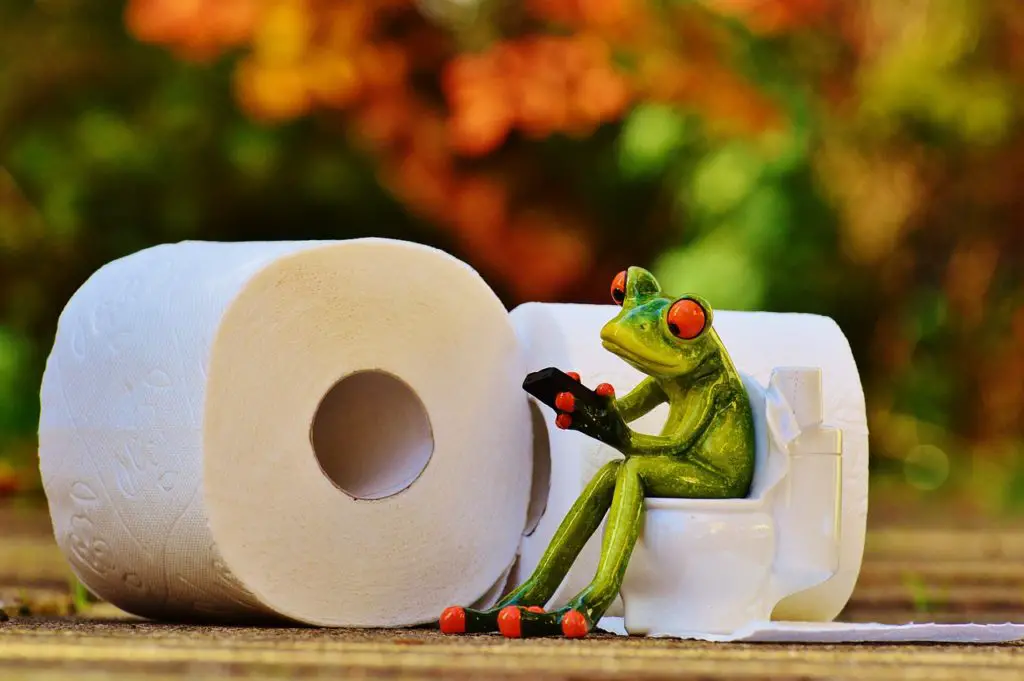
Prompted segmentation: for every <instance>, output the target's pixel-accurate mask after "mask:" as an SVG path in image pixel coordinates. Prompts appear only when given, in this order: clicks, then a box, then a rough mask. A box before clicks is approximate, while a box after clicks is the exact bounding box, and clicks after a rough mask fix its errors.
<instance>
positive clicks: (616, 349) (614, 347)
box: [601, 338, 672, 371]
mask: <svg viewBox="0 0 1024 681" xmlns="http://www.w3.org/2000/svg"><path fill="white" fill-rule="evenodd" d="M601 345H602V346H604V349H605V350H607V351H608V352H610V353H612V354H614V355H618V356H619V357H621V358H622V359H624V360H625V361H627V362H629V363H630V364H632V365H633V366H635V367H636V368H638V369H640V370H641V371H643V370H644V369H650V368H654V369H671V368H672V365H671V364H666V363H665V362H659V361H658V360H656V359H651V358H650V357H645V356H643V355H641V354H639V353H637V352H634V351H633V350H629V349H627V348H626V347H624V346H623V345H621V344H619V343H616V342H615V341H613V340H611V339H608V338H602V339H601Z"/></svg>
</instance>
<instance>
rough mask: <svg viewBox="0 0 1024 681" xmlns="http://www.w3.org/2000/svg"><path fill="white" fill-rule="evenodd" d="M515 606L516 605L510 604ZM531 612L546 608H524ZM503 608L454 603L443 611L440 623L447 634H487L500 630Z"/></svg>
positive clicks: (538, 611) (540, 611)
mask: <svg viewBox="0 0 1024 681" xmlns="http://www.w3.org/2000/svg"><path fill="white" fill-rule="evenodd" d="M508 607H510V608H515V607H516V606H511V605H510V606H508ZM523 609H524V610H527V611H529V612H531V613H542V612H544V608H541V607H540V606H537V605H532V606H530V607H528V608H523ZM502 610H503V608H492V609H490V610H473V609H472V608H463V607H461V606H458V605H453V606H452V607H450V608H445V611H444V612H442V613H441V617H440V619H439V621H438V624H440V626H441V631H442V632H443V633H445V634H485V633H488V632H494V631H499V615H500V614H501V612H502Z"/></svg>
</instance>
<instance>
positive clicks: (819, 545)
mask: <svg viewBox="0 0 1024 681" xmlns="http://www.w3.org/2000/svg"><path fill="white" fill-rule="evenodd" d="M744 384H745V385H746V387H747V392H748V394H749V395H750V402H751V406H752V407H753V411H754V423H755V431H756V436H757V450H756V464H755V471H754V480H753V484H752V486H751V492H750V495H749V496H748V497H747V498H746V499H713V500H709V499H657V498H651V499H647V500H646V502H645V511H646V512H645V519H644V525H643V528H642V529H641V533H640V538H639V541H638V542H637V545H636V548H635V549H634V551H633V556H632V558H631V560H630V563H629V567H628V569H627V571H626V575H625V579H624V581H623V584H622V589H621V592H620V595H621V597H622V600H623V604H624V615H625V621H624V624H625V628H626V630H627V631H628V632H629V633H630V634H648V635H658V634H660V635H685V634H688V633H706V634H728V633H731V632H733V631H735V630H737V629H739V628H741V627H743V626H745V625H749V624H752V623H755V622H765V621H768V620H770V619H771V617H772V612H773V611H774V610H775V609H776V606H778V605H779V604H780V603H781V602H783V601H784V600H785V599H787V598H789V597H791V596H794V595H795V594H799V593H800V592H802V591H805V590H807V589H810V588H813V587H815V586H817V585H819V584H821V583H823V582H825V581H826V580H828V579H829V578H830V577H832V576H833V575H834V574H835V573H836V571H837V570H838V568H839V556H840V544H841V541H840V538H841V537H840V532H841V511H840V509H841V504H840V502H841V490H842V433H841V432H840V431H839V430H838V429H835V428H830V427H828V426H826V425H823V424H822V392H821V371H820V370H819V369H812V368H777V369H775V371H774V372H773V373H772V376H771V379H770V380H769V384H768V387H767V389H766V388H764V387H763V386H761V385H759V384H758V383H757V382H755V381H754V380H752V379H749V378H747V377H744Z"/></svg>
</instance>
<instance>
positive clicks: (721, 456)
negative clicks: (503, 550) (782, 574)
mask: <svg viewBox="0 0 1024 681" xmlns="http://www.w3.org/2000/svg"><path fill="white" fill-rule="evenodd" d="M611 294H612V299H613V300H614V301H615V303H616V304H618V305H620V306H621V307H622V310H621V311H620V312H619V313H618V314H617V315H616V316H615V318H614V319H612V320H611V321H609V322H608V323H607V324H606V325H605V326H604V328H602V329H601V343H602V345H603V346H604V348H605V349H606V350H608V351H609V352H612V353H614V354H615V355H617V356H618V357H619V358H621V359H622V360H623V361H625V362H626V363H628V364H630V365H631V366H633V367H635V368H636V369H638V370H640V371H641V372H643V373H644V374H646V375H647V378H646V379H644V380H643V381H642V382H641V383H640V384H639V385H638V386H637V387H636V388H635V389H634V390H632V391H631V392H630V393H629V394H627V395H625V396H623V397H620V398H616V397H615V391H614V389H613V387H612V386H611V385H609V384H607V383H602V384H601V385H599V386H597V388H596V390H595V392H596V393H597V394H598V395H600V396H601V397H602V398H603V399H604V400H606V402H607V408H606V409H603V410H597V411H595V410H591V409H575V410H574V407H575V396H573V395H572V394H571V393H568V392H562V393H559V394H558V395H557V397H556V399H555V408H556V411H557V416H556V420H555V422H556V425H557V426H558V427H559V428H562V429H572V430H576V431H579V432H583V433H588V434H590V435H592V436H593V435H595V434H597V433H621V434H622V435H621V436H620V437H617V438H610V439H606V438H601V439H602V441H605V442H606V443H607V444H610V445H612V446H613V447H615V448H616V449H617V450H618V451H620V452H621V453H622V454H623V455H624V457H625V458H624V459H617V460H614V461H611V462H609V463H607V464H605V465H604V466H603V467H602V468H601V469H600V470H599V471H598V472H597V474H596V475H595V476H594V478H593V479H592V480H591V481H590V483H589V484H588V485H587V487H586V488H585V489H584V490H583V492H582V494H580V496H579V498H578V499H577V500H576V501H575V503H574V504H573V506H572V508H571V509H570V510H569V512H568V513H567V514H566V516H565V518H564V520H563V521H562V524H561V525H560V526H559V528H558V530H557V531H556V532H555V535H554V537H553V538H552V540H551V543H550V545H549V546H548V548H547V550H546V551H545V553H544V555H543V556H542V557H541V559H540V562H539V563H538V564H537V568H536V570H535V571H534V572H533V574H532V575H530V577H529V578H528V579H526V581H524V582H523V583H522V585H520V586H519V587H518V588H516V589H515V590H514V591H512V592H511V593H510V594H508V595H507V596H505V597H504V598H503V599H501V601H500V602H499V603H498V604H497V605H496V606H495V607H494V608H491V609H489V610H474V609H470V608H464V607H460V606H452V607H450V608H447V609H446V610H445V611H444V612H443V613H442V614H441V617H440V627H441V630H442V631H443V632H444V633H447V634H461V633H483V632H493V631H496V630H498V631H501V633H502V634H504V635H505V636H506V637H509V638H520V637H532V636H557V635H564V636H566V637H569V638H580V637H583V636H586V635H587V633H588V632H589V631H590V630H591V629H592V628H593V627H594V626H595V625H596V624H597V622H598V621H599V620H600V619H601V617H602V616H603V615H604V613H605V612H606V611H607V609H608V607H609V606H610V605H611V603H612V601H613V600H614V599H615V597H616V595H617V594H618V592H619V588H620V586H621V584H622V580H623V577H624V575H625V573H626V567H627V565H628V563H629V558H630V555H631V554H632V551H633V547H634V545H635V544H636V541H637V537H638V535H639V532H640V528H641V526H642V524H643V516H644V498H645V497H668V498H695V499H730V498H742V497H745V496H746V495H747V494H748V493H749V490H750V485H751V480H752V478H753V473H754V422H753V414H752V412H751V408H750V402H749V400H748V397H747V392H746V389H745V388H744V386H743V383H742V380H741V379H740V375H739V373H738V372H737V370H736V367H735V366H734V364H733V362H732V360H731V359H730V357H729V355H728V353H727V352H726V349H725V346H724V345H723V344H722V341H721V339H720V338H719V337H718V334H717V333H716V332H715V330H714V328H713V326H712V310H711V307H710V306H709V305H708V304H707V302H706V301H704V300H703V299H701V298H699V297H697V296H692V295H688V296H683V297H678V298H673V297H670V296H668V295H666V294H665V293H663V292H662V290H661V287H660V286H659V284H658V281H657V280H656V279H655V278H654V276H653V275H652V274H651V273H650V272H648V271H646V270H644V269H642V268H639V267H630V268H629V269H628V270H626V271H623V272H620V273H619V274H618V275H617V276H616V277H615V279H614V281H613V282H612V287H611ZM569 375H570V376H572V377H573V378H574V379H576V380H579V375H578V374H574V373H570V374H569ZM664 402H668V405H669V412H668V417H667V419H666V422H665V426H664V428H663V429H662V432H661V434H660V435H648V434H644V433H639V432H636V431H634V430H632V429H631V428H629V427H628V426H627V425H625V424H626V423H628V422H630V421H634V420H636V419H638V418H640V417H641V416H643V415H644V414H646V413H648V412H650V411H651V410H652V409H654V408H655V407H657V406H658V405H660V404H662V403H664ZM595 420H600V421H602V422H600V423H599V422H595ZM605 514H607V515H608V522H607V525H606V527H605V532H604V537H603V542H602V546H601V557H600V561H599V563H598V566H597V574H596V576H595V577H594V580H593V581H592V582H591V583H590V584H589V585H588V586H587V587H586V588H585V589H583V591H581V592H580V593H579V594H578V595H576V596H575V597H574V598H572V599H571V600H570V601H569V602H568V604H567V605H566V606H565V607H563V608H559V609H557V610H554V611H552V612H545V611H544V608H543V606H544V605H545V604H546V603H547V602H548V601H549V600H550V599H551V597H552V595H553V594H554V592H555V590H556V589H557V588H558V586H559V584H561V582H562V580H563V579H564V577H565V575H566V573H568V571H569V568H570V567H571V565H572V563H573V561H575V560H576V557H577V556H578V555H579V553H580V551H582V549H583V546H584V545H585V544H586V542H587V540H588V539H589V538H590V536H591V535H592V534H593V533H594V532H595V531H597V528H598V527H599V526H600V524H601V521H602V519H603V518H604V517H605Z"/></svg>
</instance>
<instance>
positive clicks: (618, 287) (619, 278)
mask: <svg viewBox="0 0 1024 681" xmlns="http://www.w3.org/2000/svg"><path fill="white" fill-rule="evenodd" d="M612 300H614V301H615V304H616V305H622V303H623V301H624V300H626V270H622V271H621V272H619V273H618V274H616V275H615V279H613V280H612Z"/></svg>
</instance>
